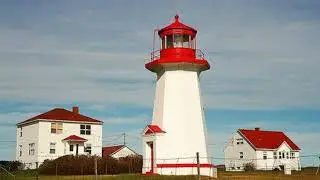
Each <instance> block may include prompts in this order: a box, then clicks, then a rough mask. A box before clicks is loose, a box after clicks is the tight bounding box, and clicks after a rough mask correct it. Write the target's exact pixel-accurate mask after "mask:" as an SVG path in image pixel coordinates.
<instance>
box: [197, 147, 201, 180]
mask: <svg viewBox="0 0 320 180" xmlns="http://www.w3.org/2000/svg"><path fill="white" fill-rule="evenodd" d="M196 157H197V173H198V180H200V177H201V176H200V158H199V152H197V153H196Z"/></svg>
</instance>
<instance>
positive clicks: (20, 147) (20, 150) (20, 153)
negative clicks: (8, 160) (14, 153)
mask: <svg viewBox="0 0 320 180" xmlns="http://www.w3.org/2000/svg"><path fill="white" fill-rule="evenodd" d="M19 156H22V145H19Z"/></svg>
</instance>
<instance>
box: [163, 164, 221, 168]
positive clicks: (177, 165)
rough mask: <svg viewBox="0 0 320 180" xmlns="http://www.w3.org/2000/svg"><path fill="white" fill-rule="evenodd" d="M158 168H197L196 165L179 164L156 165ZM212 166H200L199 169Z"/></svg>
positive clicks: (212, 166) (211, 165) (213, 166)
mask: <svg viewBox="0 0 320 180" xmlns="http://www.w3.org/2000/svg"><path fill="white" fill-rule="evenodd" d="M157 167H158V168H193V167H198V164H196V163H181V164H157ZM215 167H216V166H215V165H213V164H200V168H215Z"/></svg>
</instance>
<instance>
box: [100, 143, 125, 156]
mask: <svg viewBox="0 0 320 180" xmlns="http://www.w3.org/2000/svg"><path fill="white" fill-rule="evenodd" d="M123 147H125V146H124V145H118V146H108V147H103V148H102V157H108V156H110V155H112V154H114V153H116V152H118V151H120V150H121V149H122V148H123Z"/></svg>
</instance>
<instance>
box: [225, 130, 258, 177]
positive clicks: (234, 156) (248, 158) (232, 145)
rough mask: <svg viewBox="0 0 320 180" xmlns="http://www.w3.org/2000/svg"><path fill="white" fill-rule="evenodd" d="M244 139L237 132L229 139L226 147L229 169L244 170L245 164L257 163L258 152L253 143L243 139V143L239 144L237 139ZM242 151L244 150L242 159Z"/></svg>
mask: <svg viewBox="0 0 320 180" xmlns="http://www.w3.org/2000/svg"><path fill="white" fill-rule="evenodd" d="M240 138H241V139H243V138H242V136H241V135H240V134H239V133H238V132H237V133H235V134H234V135H233V136H232V137H231V138H230V139H229V141H228V144H227V145H226V147H225V149H224V156H225V166H226V170H227V171H242V170H243V164H245V163H249V162H250V163H254V164H256V161H255V160H254V159H256V152H255V150H254V149H253V148H252V147H251V145H250V144H249V143H248V142H247V141H245V140H243V144H237V139H240ZM240 152H243V159H240Z"/></svg>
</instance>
